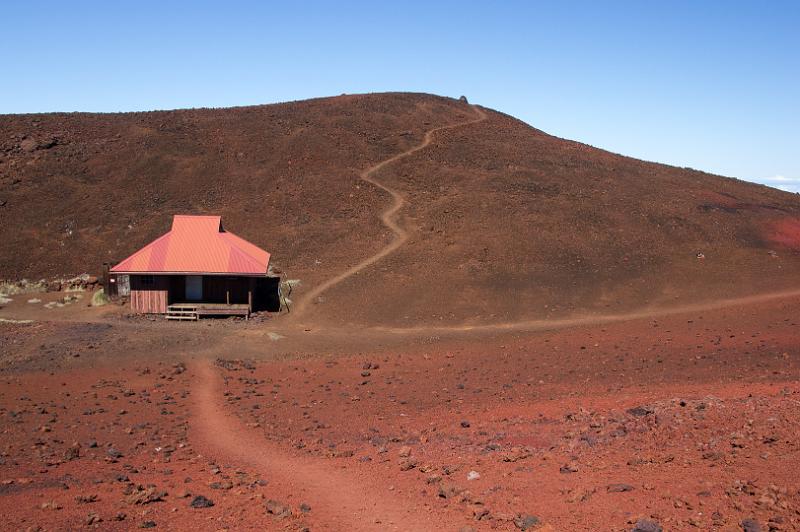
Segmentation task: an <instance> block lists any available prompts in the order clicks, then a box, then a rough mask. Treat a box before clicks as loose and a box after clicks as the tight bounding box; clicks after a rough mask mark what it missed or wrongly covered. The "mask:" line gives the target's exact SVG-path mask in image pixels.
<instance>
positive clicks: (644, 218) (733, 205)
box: [0, 94, 800, 327]
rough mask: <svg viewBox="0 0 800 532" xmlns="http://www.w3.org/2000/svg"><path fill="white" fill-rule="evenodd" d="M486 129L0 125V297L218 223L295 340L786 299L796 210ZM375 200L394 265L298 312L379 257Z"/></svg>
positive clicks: (445, 107) (400, 103) (785, 197)
mask: <svg viewBox="0 0 800 532" xmlns="http://www.w3.org/2000/svg"><path fill="white" fill-rule="evenodd" d="M485 115H486V119H485V120H482V121H475V120H474V119H475V117H476V110H475V108H473V107H471V106H468V105H466V104H464V103H461V102H458V101H455V100H451V99H446V98H440V97H435V96H429V95H419V94H377V95H365V96H343V97H337V98H329V99H321V100H311V101H305V102H297V103H289V104H280V105H269V106H259V107H248V108H235V109H221V110H186V111H168V112H153V113H128V114H114V115H95V114H53V115H19V116H2V117H0V143H2V144H0V153H2V157H0V201H5V202H6V204H5V205H4V206H3V207H0V237H1V238H2V242H3V246H2V247H0V277H8V278H16V277H22V276H27V277H38V276H49V275H58V274H65V273H75V272H81V271H87V270H88V271H93V270H94V271H96V270H98V269H99V266H100V264H101V263H102V262H103V261H105V260H115V259H119V258H121V257H124V256H126V255H127V254H128V253H130V252H131V251H133V250H135V249H136V248H137V247H139V246H140V245H142V244H144V243H146V242H147V241H149V240H150V239H152V238H154V237H155V236H157V235H158V234H160V233H161V232H163V231H164V230H166V229H167V227H168V225H169V220H170V215H172V214H174V213H215V214H220V215H222V216H223V219H224V221H225V224H226V225H227V226H228V227H230V228H231V230H234V231H236V232H237V234H240V235H241V236H243V237H244V238H247V239H249V240H252V241H253V242H255V243H256V244H259V245H261V246H263V247H265V248H266V249H268V250H269V251H270V252H271V253H272V254H273V261H274V263H275V264H276V265H277V266H278V267H279V269H280V270H282V271H283V272H284V275H285V276H286V277H288V278H292V279H300V280H301V284H300V286H299V288H298V289H297V291H296V292H295V293H294V294H293V299H294V300H295V301H296V302H304V303H305V305H304V306H305V309H304V311H303V313H302V316H299V317H298V319H300V320H302V321H304V322H305V321H308V322H311V321H315V322H318V321H324V322H332V323H342V322H352V323H367V324H380V325H388V326H399V327H413V326H418V325H427V324H432V323H435V324H441V325H447V324H454V325H455V324H461V323H486V322H508V321H516V320H525V319H537V318H543V317H548V316H556V315H558V316H563V315H571V314H580V313H586V312H611V311H620V310H627V309H632V308H640V307H643V306H648V305H657V306H665V305H676V304H683V303H688V302H696V301H701V300H709V299H716V298H720V297H732V296H737V295H745V294H751V293H756V292H763V291H771V290H779V289H783V288H788V287H793V286H797V285H798V282H797V279H798V273H800V255H799V254H798V250H799V249H800V239H798V237H797V235H798V234H800V230H798V229H800V223H798V220H800V197H798V196H797V195H793V194H788V193H784V192H780V191H777V190H774V189H769V188H766V187H762V186H758V185H753V184H749V183H745V182H742V181H738V180H733V179H727V178H722V177H718V176H713V175H709V174H705V173H701V172H696V171H691V170H686V169H680V168H674V167H669V166H665V165H659V164H653V163H647V162H643V161H638V160H635V159H630V158H627V157H622V156H619V155H615V154H611V153H608V152H605V151H602V150H598V149H594V148H591V147H589V146H585V145H582V144H579V143H575V142H571V141H566V140H562V139H558V138H556V137H552V136H549V135H547V134H545V133H543V132H541V131H538V130H536V129H534V128H531V127H530V126H528V125H526V124H524V123H522V122H520V121H518V120H515V119H513V118H511V117H508V116H506V115H503V114H501V113H497V112H493V111H489V110H485ZM465 122H472V123H469V124H463V125H460V126H457V127H450V128H443V126H448V125H454V126H455V125H457V124H462V123H465ZM436 128H442V129H439V130H437V131H436V132H434V133H432V134H431V135H430V143H429V144H428V145H426V146H425V147H423V148H422V149H416V150H415V147H419V146H420V145H421V144H422V143H423V142H424V140H425V133H426V132H428V131H430V130H433V129H436ZM53 139H55V141H56V142H55V145H53V146H49V145H50V144H52V143H53ZM48 146H49V147H48ZM403 152H408V153H407V155H405V156H403V157H397V155H398V154H401V153H403ZM390 158H394V159H393V160H392V161H391V162H390V163H389V164H385V165H383V166H381V167H379V168H377V169H376V171H375V172H373V173H371V174H370V177H371V179H372V180H373V181H374V183H370V182H367V181H365V180H364V179H362V175H363V172H364V171H365V170H367V169H369V168H370V167H373V166H374V165H378V164H379V163H381V162H382V161H385V160H387V159H390ZM376 183H377V184H379V185H381V186H382V187H383V188H381V186H378V185H376ZM391 192H394V193H395V194H396V195H397V196H398V197H399V198H401V199H402V200H403V204H402V206H401V208H400V209H398V210H397V211H396V212H392V213H391V215H392V217H393V218H392V219H393V220H394V221H395V223H396V224H397V226H398V227H400V228H402V230H403V231H404V232H405V233H406V234H407V238H405V239H404V241H403V242H402V245H399V246H396V248H395V249H392V250H391V253H387V254H384V255H383V256H381V257H380V260H377V261H375V262H373V263H371V264H369V266H368V267H365V268H363V269H361V270H360V271H358V273H357V274H354V275H350V276H347V277H345V278H343V279H342V280H341V281H339V282H337V283H335V284H333V285H331V286H329V287H327V288H326V289H325V290H324V291H323V292H321V293H314V292H313V288H314V287H316V286H319V285H321V284H322V283H324V282H325V281H326V280H328V279H331V278H334V277H336V276H337V275H340V274H341V273H342V272H345V271H347V270H348V269H349V268H352V267H353V266H355V265H357V264H358V263H360V262H362V261H364V260H365V259H367V258H369V257H371V256H374V255H376V254H378V253H381V252H382V250H384V249H385V248H386V247H387V246H390V245H391V244H392V242H393V241H394V240H395V239H396V237H397V234H396V231H394V230H393V229H392V228H391V227H390V226H388V225H387V224H386V223H385V222H386V220H385V219H383V220H382V219H381V214H382V213H385V212H386V211H387V209H389V208H390V207H391V206H392V204H393V201H395V200H396V198H395V197H393V196H392V195H391V194H390V193H391ZM770 251H774V252H775V253H774V254H771V253H769V252H770ZM698 253H702V254H703V255H704V257H705V258H704V259H698V258H697V254H698ZM775 255H777V256H775ZM304 293H306V294H309V293H313V295H314V297H313V298H308V299H306V300H305V301H304V300H303V294H304Z"/></svg>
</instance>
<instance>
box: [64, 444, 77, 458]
mask: <svg viewBox="0 0 800 532" xmlns="http://www.w3.org/2000/svg"><path fill="white" fill-rule="evenodd" d="M80 456H81V444H80V443H77V442H75V443H73V444H72V445H70V446H69V447H67V450H66V451H64V461H65V462H69V461H71V460H76V459H78V458H80Z"/></svg>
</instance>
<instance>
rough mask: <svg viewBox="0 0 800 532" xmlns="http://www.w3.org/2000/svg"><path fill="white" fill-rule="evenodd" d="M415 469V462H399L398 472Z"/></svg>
mask: <svg viewBox="0 0 800 532" xmlns="http://www.w3.org/2000/svg"><path fill="white" fill-rule="evenodd" d="M415 467H417V462H416V461H415V460H403V461H402V462H400V471H410V470H412V469H414V468H415Z"/></svg>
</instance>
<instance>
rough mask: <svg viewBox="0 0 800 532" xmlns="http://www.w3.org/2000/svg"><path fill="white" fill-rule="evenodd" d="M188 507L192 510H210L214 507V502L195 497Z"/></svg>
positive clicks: (205, 498) (202, 497)
mask: <svg viewBox="0 0 800 532" xmlns="http://www.w3.org/2000/svg"><path fill="white" fill-rule="evenodd" d="M189 506H191V507H192V508H211V507H212V506H214V501H212V500H211V499H209V498H208V497H204V496H202V495H197V496H196V497H195V498H194V499H192V502H190V503H189Z"/></svg>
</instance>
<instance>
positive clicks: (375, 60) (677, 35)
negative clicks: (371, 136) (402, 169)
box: [0, 2, 800, 192]
mask: <svg viewBox="0 0 800 532" xmlns="http://www.w3.org/2000/svg"><path fill="white" fill-rule="evenodd" d="M3 26H4V28H3V31H2V32H0V59H2V61H3V65H4V80H3V83H0V113H41V112H73V111H83V112H126V111H145V110H162V109H179V108H197V107H231V106H241V105H256V104H268V103H278V102H284V101H292V100H303V99H307V98H315V97H324V96H333V95H337V94H342V93H348V94H353V93H369V92H406V91H408V92H427V93H433V94H440V95H443V96H451V97H455V98H457V97H459V96H461V95H462V94H463V95H465V96H467V98H469V100H470V101H471V102H473V103H478V104H481V105H484V106H486V107H490V108H492V109H496V110H498V111H501V112H504V113H507V114H510V115H513V116H515V117H517V118H519V119H521V120H523V121H525V122H527V123H528V124H530V125H532V126H533V127H536V128H538V129H542V130H544V131H546V132H547V133H550V134H553V135H557V136H559V137H564V138H568V139H572V140H576V141H580V142H584V143H587V144H591V145H593V146H597V147H599V148H602V149H606V150H609V151H612V152H616V153H620V154H623V155H628V156H631V157H636V158H639V159H644V160H649V161H656V162H661V163H666V164H671V165H675V166H681V167H692V168H695V169H698V170H703V171H706V172H710V173H714V174H720V175H725V176H730V177H737V178H740V179H745V180H748V181H754V182H759V183H763V184H768V185H770V186H774V187H777V188H782V189H784V190H788V191H792V192H800V158H798V157H797V152H798V151H800V129H799V128H798V125H797V124H798V123H800V101H799V100H800V99H798V97H797V91H798V86H800V32H798V31H797V28H798V27H800V4H797V3H793V2H773V3H769V4H766V5H758V4H756V3H749V2H707V3H703V4H702V5H698V4H697V3H693V2H675V3H670V4H669V5H647V4H645V3H641V2H615V3H613V4H607V5H600V4H596V3H591V2H570V3H569V4H567V3H559V4H557V5H555V4H549V3H536V4H534V3H529V2H510V3H504V4H502V5H492V6H488V5H480V6H479V5H477V4H476V5H469V4H465V3H458V2H436V3H415V2H409V3H407V4H405V5H404V6H403V9H399V8H398V7H397V6H389V5H378V6H375V5H373V4H371V3H365V2H350V3H343V4H342V3H339V4H332V3H330V4H329V3H325V2H308V3H305V4H303V7H302V8H299V7H294V6H286V5H280V4H275V5H272V4H270V3H256V2H233V3H226V4H225V6H224V7H220V6H216V5H212V4H211V3H208V2H195V3H180V2H174V3H170V4H169V5H167V6H164V5H161V4H160V3H156V2H140V3H137V4H136V8H135V9H134V8H132V7H126V6H117V5H113V6H112V5H107V4H105V3H99V2H80V3H79V4H78V5H77V7H76V6H74V5H63V4H61V3H55V2H52V3H49V2H45V3H44V5H43V4H35V5H34V4H31V5H28V4H14V5H9V6H6V7H5V8H4V24H3Z"/></svg>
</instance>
